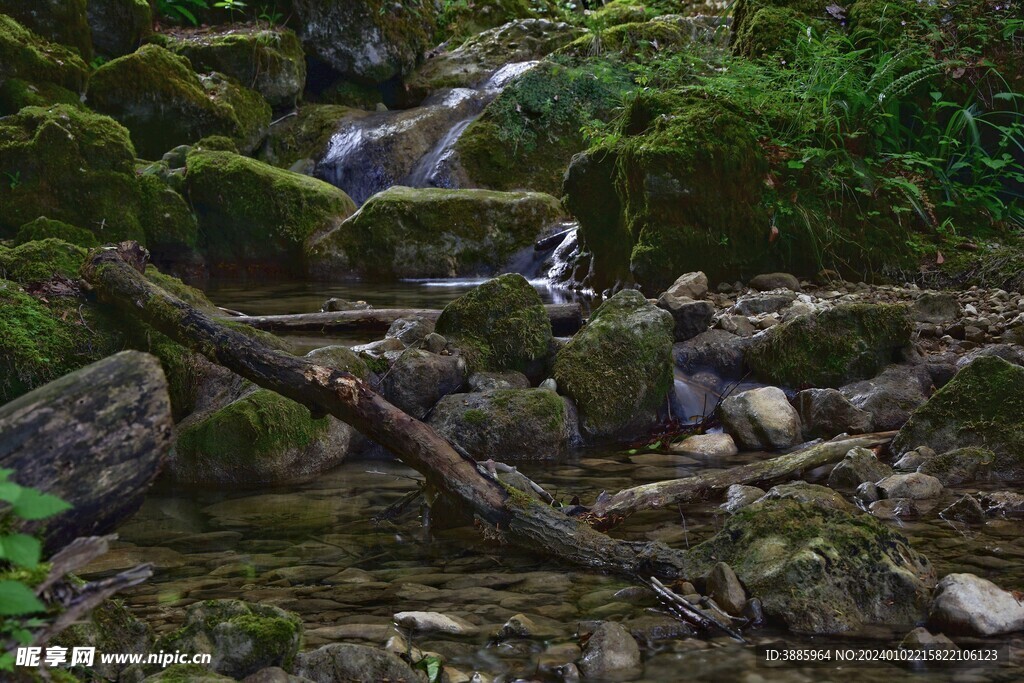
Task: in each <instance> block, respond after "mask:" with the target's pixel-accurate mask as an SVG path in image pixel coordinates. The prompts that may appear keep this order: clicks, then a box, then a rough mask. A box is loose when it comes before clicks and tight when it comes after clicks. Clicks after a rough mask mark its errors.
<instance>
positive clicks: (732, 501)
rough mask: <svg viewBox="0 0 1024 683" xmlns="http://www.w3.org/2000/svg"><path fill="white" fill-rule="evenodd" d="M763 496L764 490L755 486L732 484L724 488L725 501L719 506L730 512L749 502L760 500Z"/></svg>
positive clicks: (736, 510) (740, 508)
mask: <svg viewBox="0 0 1024 683" xmlns="http://www.w3.org/2000/svg"><path fill="white" fill-rule="evenodd" d="M763 496H764V490H763V489H759V488H757V487H756V486H743V485H742V484H733V485H732V486H730V487H729V488H728V489H726V490H725V502H724V503H722V505H721V508H722V509H723V510H725V511H726V512H728V513H729V514H732V513H734V512H738V511H739V510H742V509H743V508H745V507H747V506H748V505H750V504H751V503H753V502H755V501H757V500H760V499H761V498H762V497H763Z"/></svg>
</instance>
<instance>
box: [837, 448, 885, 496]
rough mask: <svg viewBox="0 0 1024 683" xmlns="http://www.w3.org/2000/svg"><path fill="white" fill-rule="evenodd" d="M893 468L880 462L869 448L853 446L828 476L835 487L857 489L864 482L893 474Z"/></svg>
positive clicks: (874, 480)
mask: <svg viewBox="0 0 1024 683" xmlns="http://www.w3.org/2000/svg"><path fill="white" fill-rule="evenodd" d="M892 473H893V472H892V468H891V467H889V466H888V465H886V464H885V463H883V462H879V460H878V458H876V457H875V454H874V453H873V452H872V451H870V450H869V449H867V448H852V449H850V451H849V452H848V453H847V454H846V456H845V457H844V458H843V459H842V461H840V462H839V464H837V465H836V466H835V467H834V468H832V473H831V474H829V477H828V485H829V486H830V487H832V488H834V489H849V490H853V489H856V488H857V487H858V486H860V485H861V484H863V483H864V482H877V481H879V480H880V479H884V478H885V477H887V476H889V475H891V474H892Z"/></svg>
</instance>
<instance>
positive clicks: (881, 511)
mask: <svg viewBox="0 0 1024 683" xmlns="http://www.w3.org/2000/svg"><path fill="white" fill-rule="evenodd" d="M868 510H869V511H870V512H871V514H872V515H874V516H875V517H877V518H878V519H899V518H901V517H913V516H914V515H917V514H918V513H919V510H918V509H917V505H916V504H915V503H914V501H913V500H912V499H910V498H884V499H882V500H876V501H875V502H874V503H872V504H871V505H869V506H868Z"/></svg>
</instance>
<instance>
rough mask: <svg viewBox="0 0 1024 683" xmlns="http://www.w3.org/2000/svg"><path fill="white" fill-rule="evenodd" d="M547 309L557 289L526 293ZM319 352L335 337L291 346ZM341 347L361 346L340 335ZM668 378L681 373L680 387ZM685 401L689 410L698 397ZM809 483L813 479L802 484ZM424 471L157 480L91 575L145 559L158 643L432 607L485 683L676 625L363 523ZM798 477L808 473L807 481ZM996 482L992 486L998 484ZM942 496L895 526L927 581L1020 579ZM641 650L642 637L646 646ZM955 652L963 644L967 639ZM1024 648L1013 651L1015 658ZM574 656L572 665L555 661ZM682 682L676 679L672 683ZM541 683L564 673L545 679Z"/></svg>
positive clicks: (656, 677)
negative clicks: (600, 638) (626, 634)
mask: <svg viewBox="0 0 1024 683" xmlns="http://www.w3.org/2000/svg"><path fill="white" fill-rule="evenodd" d="M474 284H476V283H475V282H472V281H458V282H399V283H392V284H383V285H382V284H366V283H347V284H342V285H332V286H324V285H322V284H318V283H301V282H281V283H259V284H255V285H254V284H253V283H240V282H215V283H213V284H212V285H211V286H210V288H209V294H210V296H211V298H212V299H213V300H214V301H215V302H216V303H217V304H219V305H222V306H226V307H228V308H234V309H240V310H243V311H244V312H246V313H251V314H274V313H284V312H307V311H314V310H317V309H318V308H319V306H320V305H321V303H322V302H323V301H324V300H325V299H327V298H329V297H342V298H347V299H351V300H356V299H363V300H366V301H368V302H370V303H372V304H374V305H376V306H403V307H432V308H438V307H441V306H443V305H444V304H445V303H446V302H447V301H449V300H451V299H453V298H455V297H457V296H459V295H461V294H463V293H465V292H466V291H468V290H469V289H470V288H472V287H473V286H474ZM538 287H539V291H540V293H541V295H542V298H544V300H545V301H548V302H551V301H557V300H559V297H564V296H565V294H564V293H563V292H561V291H560V290H553V289H548V288H546V287H544V286H543V285H538ZM297 341H300V345H304V346H310V347H311V346H315V345H317V344H323V343H325V341H338V340H335V339H332V340H324V339H323V338H320V339H316V338H303V339H300V340H297ZM342 341H345V342H346V343H356V342H360V341H366V340H365V339H348V340H342ZM678 379H679V381H677V388H678V386H679V383H680V381H682V382H684V383H685V381H686V378H678ZM699 398H700V397H699V396H697V395H695V396H694V398H693V400H699ZM763 457H766V455H765V454H761V453H741V454H739V455H737V456H733V457H729V458H718V459H714V460H709V459H703V460H702V459H696V458H693V457H687V456H681V455H670V454H661V453H657V452H639V453H638V452H628V451H624V450H608V449H589V450H583V451H578V452H575V453H572V454H570V455H568V456H565V457H563V458H561V459H558V460H547V461H534V462H524V463H519V467H520V469H521V470H522V471H523V472H524V473H525V474H527V475H528V476H530V477H531V478H533V479H534V480H536V481H537V482H538V483H540V484H541V485H542V486H544V487H545V488H546V489H547V490H548V491H551V492H552V493H553V494H554V495H555V496H556V497H557V498H559V499H560V500H563V501H568V500H569V499H571V498H572V497H573V496H577V495H578V496H579V497H580V498H581V499H582V500H584V501H586V500H593V499H594V498H595V497H596V496H597V494H598V493H599V492H600V491H602V490H606V491H616V490H619V489H622V488H626V487H629V486H635V485H637V484H642V483H647V482H654V481H658V480H663V479H670V478H677V477H683V476H689V475H692V474H696V473H699V472H704V471H708V470H709V469H713V468H726V467H731V466H735V465H738V464H742V463H745V462H749V461H751V460H754V459H758V458H763ZM812 474H813V473H812ZM419 479H420V477H419V475H418V474H417V473H415V472H414V471H413V470H411V469H408V468H406V467H405V466H403V465H401V464H400V463H397V462H393V461H387V460H374V459H366V460H357V461H349V462H346V463H344V464H343V465H342V466H340V467H339V468H337V469H335V470H334V471H332V472H329V473H327V474H325V475H322V476H319V477H317V478H316V479H315V480H313V481H310V482H307V483H304V484H297V485H292V486H288V487H282V488H277V489H272V488H263V489H261V490H249V491H245V490H234V491H231V490H196V489H194V488H188V489H186V488H174V487H171V486H169V485H167V484H163V485H158V486H157V488H155V489H154V490H153V491H152V492H151V494H150V495H149V497H148V498H147V500H146V503H145V504H144V506H143V508H142V509H141V510H140V511H139V512H138V513H137V514H136V515H135V517H134V518H133V519H132V520H130V521H129V522H128V523H127V524H125V525H124V526H123V527H122V528H121V529H120V530H119V534H120V541H118V542H117V543H116V544H115V546H114V549H113V550H112V552H110V553H109V554H108V555H106V556H104V557H103V558H101V559H100V560H98V561H97V562H96V563H94V564H93V565H91V566H90V568H89V570H88V572H86V573H85V576H86V577H87V578H95V577H97V576H103V575H108V574H110V573H113V572H115V571H118V570H123V569H125V568H128V567H130V566H133V565H134V564H136V563H137V562H153V563H154V564H155V565H156V571H155V575H154V577H153V578H152V579H151V580H150V581H148V582H146V583H145V584H143V585H141V586H139V587H137V588H135V589H133V590H131V591H130V592H128V593H127V594H126V595H125V599H126V602H127V604H128V605H129V606H130V607H131V609H132V611H133V612H134V613H135V614H136V615H137V616H138V617H140V618H142V619H144V620H146V621H147V622H149V623H150V624H152V625H153V626H154V628H155V629H156V630H157V632H158V633H164V632H167V631H170V630H173V629H175V628H177V627H178V626H179V625H180V623H181V621H182V619H183V616H184V609H185V607H187V606H188V605H189V604H191V603H193V602H196V601H199V600H207V599H219V598H241V599H245V600H250V601H255V602H261V603H266V604H274V605H277V606H279V607H282V608H284V609H288V610H292V611H295V612H296V613H298V614H299V615H300V616H301V617H302V618H303V620H304V621H305V628H306V636H305V646H304V647H305V648H307V649H309V648H315V647H318V646H320V645H322V644H325V643H328V642H336V641H341V640H344V641H350V642H364V643H367V644H373V645H380V644H382V643H384V641H385V640H387V638H388V637H389V636H390V635H392V634H393V633H394V630H393V627H392V625H391V624H392V615H393V614H394V613H396V612H399V611H407V610H424V611H437V612H442V613H445V614H449V615H453V616H457V617H462V618H463V619H465V620H467V621H469V622H471V623H472V624H475V625H477V626H478V631H477V633H476V634H475V635H472V636H461V637H458V636H438V635H431V636H420V637H417V638H415V639H414V640H413V645H414V646H415V647H418V648H421V649H423V650H427V651H432V652H437V653H440V654H442V655H443V656H444V657H445V658H446V661H447V662H448V664H449V665H450V666H453V667H455V668H457V669H459V670H462V671H465V672H472V671H482V672H485V673H487V674H489V675H491V676H495V680H496V681H512V680H548V679H546V678H545V676H551V675H552V674H551V673H550V672H551V670H552V668H553V666H555V665H556V664H560V663H564V662H566V661H571V660H572V659H574V658H575V657H576V656H578V652H576V651H575V650H574V649H573V648H575V647H576V646H575V643H576V642H577V640H576V638H575V633H576V632H577V631H578V629H580V628H581V626H584V627H585V625H586V624H585V622H587V621H590V620H600V619H607V618H614V619H616V620H619V621H623V622H626V623H627V625H628V626H629V627H630V628H632V629H633V630H634V632H635V633H636V632H641V633H648V634H649V635H652V634H657V633H658V632H661V633H662V634H665V633H670V632H671V631H672V628H673V627H672V623H671V622H670V620H667V619H665V618H664V617H663V616H658V614H657V613H656V612H654V611H653V610H654V608H655V607H656V605H655V603H654V602H653V601H652V600H651V599H650V598H649V597H647V596H646V595H645V594H644V593H643V592H641V591H637V590H636V588H635V584H631V583H630V582H629V581H626V580H623V579H621V578H619V577H616V576H608V575H605V574H601V573H597V572H586V571H579V570H575V569H568V568H566V567H565V566H562V565H559V564H557V563H555V562H552V561H551V560H549V559H546V558H538V557H532V556H530V555H528V554H525V553H522V552H508V551H507V550H506V549H503V548H501V547H500V546H497V545H494V544H491V543H488V542H486V541H484V540H483V539H482V537H481V536H480V534H479V533H477V532H476V531H475V530H473V529H471V528H460V529H454V530H440V529H426V528H424V527H423V526H422V522H421V517H420V515H419V510H418V509H416V508H415V506H414V507H413V509H412V510H410V511H409V512H408V513H407V514H406V515H405V516H402V517H399V518H397V519H394V520H389V521H375V520H374V519H373V516H374V515H377V514H380V513H381V512H382V511H384V509H385V508H386V507H387V506H388V505H391V504H393V503H395V502H397V501H398V500H400V499H401V498H402V497H403V496H405V495H406V494H407V493H409V492H410V491H413V490H415V488H416V487H417V482H418V480H419ZM808 479H810V480H814V479H813V477H812V476H809V477H808ZM1004 488H1005V486H1004ZM959 493H960V492H958V491H957V490H956V489H948V490H947V491H946V492H945V494H944V496H943V498H941V499H940V500H938V501H936V502H935V504H934V507H932V508H931V509H929V510H926V511H924V512H923V514H922V515H921V516H920V517H919V518H913V519H904V520H901V521H896V522H889V523H892V524H897V525H898V526H899V527H900V529H901V531H902V532H903V533H904V534H906V535H907V536H908V537H909V538H910V539H911V541H912V543H913V544H914V546H915V547H916V548H917V549H918V550H920V551H921V552H923V553H924V554H925V555H926V556H928V557H929V558H930V559H931V561H932V562H933V564H934V565H935V568H936V571H937V573H938V575H939V576H943V575H945V574H947V573H949V572H957V571H963V572H971V573H975V574H978V575H979V576H983V577H986V578H990V579H993V580H996V581H998V582H999V584H1000V585H1003V586H1006V587H1008V588H1019V587H1022V586H1024V561H1022V560H1024V525H1021V523H1020V521H1019V520H990V521H989V522H987V523H986V524H985V525H983V526H974V527H970V528H965V527H963V525H960V524H956V523H950V522H947V521H944V520H942V519H940V518H939V517H938V511H939V510H941V509H943V508H944V507H946V506H947V505H948V504H949V503H951V502H952V501H953V500H954V499H955V497H957V496H958V495H959ZM717 506H718V501H717V500H714V501H710V502H703V503H698V504H693V505H687V506H684V507H682V508H680V509H676V510H669V511H659V512H645V513H641V514H637V515H635V516H634V517H632V518H630V520H629V522H628V523H626V524H625V525H623V527H621V528H620V529H619V530H618V531H617V532H616V535H617V536H619V537H621V538H627V539H630V540H659V541H664V542H666V543H669V544H671V545H673V546H675V547H688V546H693V545H695V544H697V543H699V542H701V541H702V540H704V539H706V538H708V537H709V536H711V535H712V534H714V533H715V532H716V531H717V530H718V529H719V528H721V525H722V524H723V521H724V519H725V513H723V512H722V511H720V510H719V509H718V507H717ZM517 613H524V614H526V615H528V616H530V618H531V619H533V620H534V621H535V622H536V623H537V624H538V625H539V627H540V628H541V630H542V631H543V632H544V633H543V635H542V637H541V636H538V637H536V638H533V639H529V640H513V641H507V642H504V643H500V644H499V643H496V642H495V641H494V640H493V636H494V634H495V633H496V632H497V630H498V629H499V628H500V627H501V625H502V624H503V623H504V622H505V621H506V620H508V619H509V618H510V617H512V616H513V615H515V614H517ZM902 636H903V633H902V632H891V631H884V630H883V631H868V632H864V633H859V634H850V635H848V636H843V637H841V638H836V637H833V638H822V637H818V638H808V637H800V636H794V635H792V634H787V633H784V632H783V631H781V630H776V629H774V628H772V627H766V628H762V629H757V630H752V631H751V632H750V637H751V640H752V643H753V644H754V645H757V644H762V645H763V644H766V643H777V644H781V643H785V644H788V645H795V644H798V643H802V644H807V645H815V644H816V645H822V644H828V645H837V644H846V643H848V644H851V645H853V644H855V643H856V644H863V643H864V642H865V641H871V642H872V643H873V644H874V645H875V646H877V647H883V646H894V645H895V644H897V643H898V642H899V640H900V639H901V638H902ZM641 642H643V639H642V638H641ZM965 642H971V641H970V640H969V639H968V640H967V641H965ZM1022 645H1024V643H1022V639H1021V638H1020V637H1019V636H1018V637H1017V638H1016V640H1015V641H1013V643H1012V646H1013V647H1015V648H1016V651H1017V652H1018V653H1019V652H1020V649H1021V646H1022ZM567 651H568V652H570V653H573V652H575V653H576V654H570V655H569V656H568V657H567V656H566V655H565V653H566V652H567ZM644 662H645V669H644V674H643V677H642V678H641V679H639V680H644V681H675V680H683V679H685V680H693V681H749V682H750V683H754V682H757V681H766V680H771V681H794V682H796V681H821V680H840V679H842V680H843V681H846V682H849V681H877V680H879V677H880V676H885V677H886V678H888V679H889V680H893V681H902V680H924V679H923V676H924V675H926V676H927V678H928V680H929V681H956V682H958V683H960V682H966V681H993V682H995V681H1020V680H1022V679H1024V668H1022V666H1021V662H1020V659H1019V654H1018V655H1017V660H1016V661H1015V663H1014V664H1013V665H1010V666H1005V665H1004V666H1002V667H999V668H996V667H991V668H979V669H963V668H961V669H954V668H951V667H950V666H948V665H942V664H937V665H933V666H929V667H927V668H924V669H918V670H911V669H909V668H900V667H897V666H893V665H888V664H885V665H881V666H883V668H884V670H880V669H878V668H874V667H863V666H861V667H854V668H846V669H843V668H842V667H836V666H829V667H827V668H774V667H769V666H767V665H766V664H765V663H764V662H762V661H759V659H758V657H757V654H756V651H755V650H754V649H753V648H752V647H742V646H739V645H736V644H734V643H732V642H731V641H729V640H727V639H723V638H715V639H711V640H702V639H687V638H668V639H661V640H653V639H652V640H650V641H649V642H648V644H647V647H646V648H645V658H644ZM681 671H685V672H686V674H685V676H683V675H681V674H680V672H681ZM550 680H560V679H558V678H550Z"/></svg>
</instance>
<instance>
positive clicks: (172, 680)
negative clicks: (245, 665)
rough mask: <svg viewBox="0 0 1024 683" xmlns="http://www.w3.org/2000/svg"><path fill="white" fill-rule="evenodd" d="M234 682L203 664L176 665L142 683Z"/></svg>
mask: <svg viewBox="0 0 1024 683" xmlns="http://www.w3.org/2000/svg"><path fill="white" fill-rule="evenodd" d="M233 680H235V679H234V678H232V677H231V676H222V675H221V674H219V673H216V672H215V671H211V670H210V669H208V668H206V667H205V666H203V665H202V664H175V665H173V666H169V667H167V668H166V669H164V670H163V671H159V672H157V673H155V674H153V675H152V676H146V677H145V678H144V679H142V683H227V681H233Z"/></svg>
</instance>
